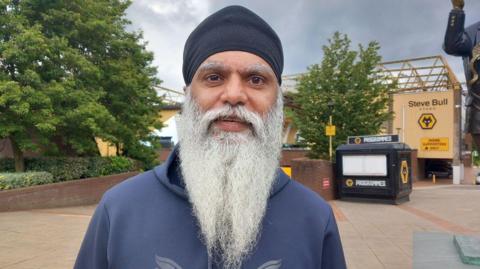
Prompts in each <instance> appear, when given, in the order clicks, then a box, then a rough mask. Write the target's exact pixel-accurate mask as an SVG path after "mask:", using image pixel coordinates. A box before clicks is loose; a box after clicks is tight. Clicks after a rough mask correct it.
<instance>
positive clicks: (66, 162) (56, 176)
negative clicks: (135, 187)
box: [0, 156, 140, 182]
mask: <svg viewBox="0 0 480 269" xmlns="http://www.w3.org/2000/svg"><path fill="white" fill-rule="evenodd" d="M139 167H140V165H139V163H138V162H137V161H135V160H133V159H130V158H127V157H122V156H114V157H39V158H26V159H25V170H26V171H27V172H30V171H45V172H48V173H50V174H52V175H53V180H54V182H59V181H67V180H72V179H79V178H87V177H98V176H106V175H112V174H119V173H123V172H130V171H136V170H139ZM0 172H15V164H14V161H13V159H9V158H3V159H0Z"/></svg>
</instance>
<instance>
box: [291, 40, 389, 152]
mask: <svg viewBox="0 0 480 269" xmlns="http://www.w3.org/2000/svg"><path fill="white" fill-rule="evenodd" d="M379 49H380V46H379V44H378V43H377V42H370V43H369V44H368V46H367V47H364V46H362V45H359V48H358V51H354V50H351V49H350V40H349V38H348V37H347V36H346V35H342V34H340V33H338V32H336V33H335V34H334V35H333V37H332V38H331V39H330V40H329V44H328V46H324V47H323V51H324V58H323V60H322V63H321V64H314V65H312V66H310V67H309V68H308V72H307V73H306V74H305V75H304V76H302V77H301V78H300V79H299V81H298V84H297V89H298V93H297V94H294V95H293V102H294V106H295V107H297V108H298V109H294V110H293V111H291V112H289V113H290V115H292V117H293V120H294V123H295V125H296V126H297V127H298V129H299V131H300V135H301V137H302V138H304V139H305V141H306V143H307V144H308V146H309V147H310V148H311V151H310V153H309V155H310V157H312V158H325V157H327V156H328V144H329V139H328V137H327V136H326V135H325V128H326V125H327V124H328V120H329V116H330V115H332V117H333V124H334V125H335V126H336V136H335V137H334V143H333V145H334V149H335V148H336V147H337V146H338V145H340V144H343V143H344V142H345V141H346V139H347V137H348V136H352V135H366V134H376V133H378V132H379V131H380V129H381V126H382V124H383V123H384V122H385V121H387V120H388V119H391V117H392V114H391V112H389V111H388V109H387V106H388V102H389V95H388V91H389V89H390V88H392V86H393V85H386V84H383V83H382V82H380V81H381V79H380V77H378V76H377V74H376V72H375V67H376V66H377V65H378V64H379V63H380V61H381V57H380V56H379V55H378V50H379ZM330 101H333V103H334V108H333V110H330V108H329V107H328V103H329V102H330Z"/></svg>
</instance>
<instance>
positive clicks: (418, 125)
mask: <svg viewBox="0 0 480 269" xmlns="http://www.w3.org/2000/svg"><path fill="white" fill-rule="evenodd" d="M454 109H455V102H454V92H453V91H452V90H450V91H445V92H422V93H410V94H395V95H394V103H393V110H394V112H395V119H394V121H393V131H394V132H398V133H399V135H400V136H402V135H403V136H404V142H405V143H406V144H408V145H409V146H410V147H411V148H413V149H417V150H418V157H419V158H445V159H450V158H453V142H454V139H455V135H456V133H455V131H456V130H455V129H456V128H455V127H454Z"/></svg>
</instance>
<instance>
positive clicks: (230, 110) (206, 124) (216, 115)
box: [199, 105, 264, 136]
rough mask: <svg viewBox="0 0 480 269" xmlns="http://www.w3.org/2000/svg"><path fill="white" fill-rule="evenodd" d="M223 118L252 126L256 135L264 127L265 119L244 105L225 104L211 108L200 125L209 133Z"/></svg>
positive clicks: (204, 131)
mask: <svg viewBox="0 0 480 269" xmlns="http://www.w3.org/2000/svg"><path fill="white" fill-rule="evenodd" d="M221 120H224V121H232V122H241V123H244V124H246V125H248V126H249V127H250V130H251V131H252V134H253V135H254V136H258V135H259V133H260V132H261V130H263V128H264V121H263V119H262V117H261V116H260V115H259V114H257V113H255V112H252V111H249V110H248V109H246V108H245V107H244V106H232V105H225V106H223V107H220V108H216V109H212V110H209V111H207V112H205V113H204V114H203V116H201V117H200V122H199V123H200V124H199V125H200V128H202V130H201V131H202V133H204V134H206V133H208V132H209V131H210V130H211V128H212V125H213V124H214V123H215V122H216V121H221Z"/></svg>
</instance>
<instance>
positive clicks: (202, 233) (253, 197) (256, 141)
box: [75, 6, 346, 269]
mask: <svg viewBox="0 0 480 269" xmlns="http://www.w3.org/2000/svg"><path fill="white" fill-rule="evenodd" d="M282 69H283V52H282V46H281V43H280V40H279V38H278V37H277V35H276V34H275V32H274V31H273V30H272V29H271V28H270V26H269V25H268V24H267V23H266V22H265V21H263V20H262V19H261V18H260V17H258V16H257V15H256V14H254V13H253V12H251V11H250V10H248V9H246V8H243V7H240V6H230V7H226V8H224V9H222V10H220V11H218V12H216V13H214V14H213V15H211V16H210V17H208V18H206V19H205V20H204V21H203V22H202V23H201V24H200V25H198V27H197V28H196V29H195V30H194V31H193V32H192V33H191V35H190V36H189V38H188V40H187V42H186V44H185V50H184V59H183V76H184V80H185V84H186V88H185V92H186V100H185V104H184V107H183V110H182V114H181V117H180V119H179V120H178V123H177V125H178V128H179V147H177V148H175V150H174V151H173V152H172V154H171V155H170V156H169V158H168V160H167V161H166V162H165V163H164V164H162V165H161V166H158V167H156V168H155V169H154V170H153V171H148V172H146V173H143V174H141V175H139V176H136V177H134V178H132V179H129V180H127V181H125V182H123V183H121V184H119V185H117V186H115V187H114V188H112V189H111V190H109V191H108V192H107V193H106V194H105V195H104V197H103V199H102V201H101V202H100V204H99V205H98V207H97V210H96V212H95V214H94V216H93V218H92V221H91V224H90V227H89V228H88V231H87V234H86V236H85V239H84V242H83V244H82V247H81V249H80V253H79V255H78V258H77V262H76V265H75V268H78V269H80V268H82V269H98V268H122V269H124V268H135V269H137V268H158V269H167V268H168V269H171V268H177V269H178V268H184V269H191V268H246V269H249V268H253V269H257V268H261V269H266V268H269V269H274V268H285V269H287V268H288V269H293V268H302V269H310V268H311V269H318V268H345V267H346V266H345V260H344V256H343V251H342V247H341V243H340V237H339V234H338V230H337V226H336V223H335V219H334V216H333V214H332V210H331V208H330V207H329V206H328V204H327V203H325V201H323V200H322V199H321V198H320V197H319V196H318V195H317V194H315V193H314V192H312V191H310V190H308V189H306V188H305V187H303V186H301V185H300V184H298V183H296V182H295V181H293V180H291V179H289V178H288V176H287V175H285V174H284V173H283V172H282V171H281V170H280V169H279V158H280V151H281V131H282V123H283V112H282V111H283V103H282V100H283V99H282V93H281V91H280V84H281V74H282Z"/></svg>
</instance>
